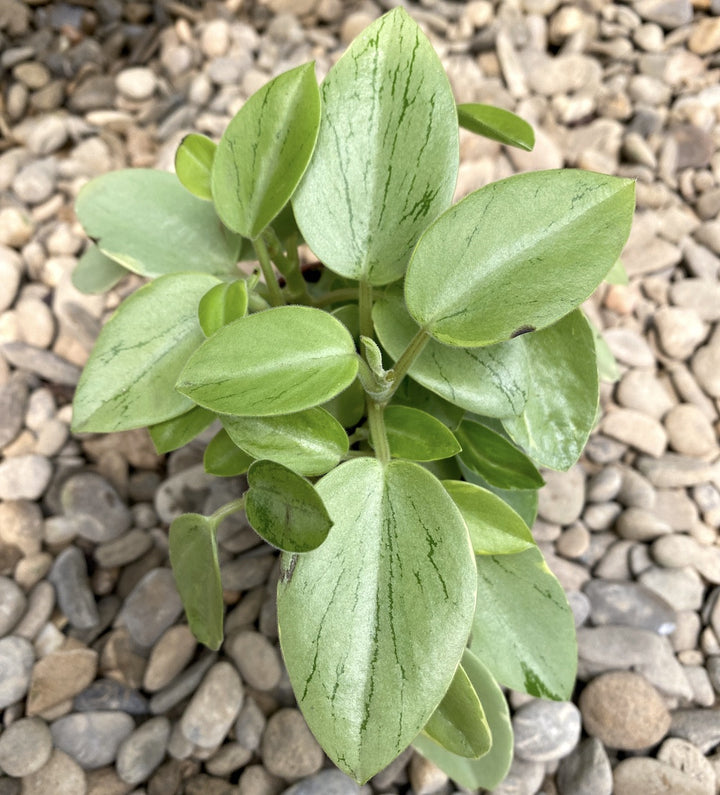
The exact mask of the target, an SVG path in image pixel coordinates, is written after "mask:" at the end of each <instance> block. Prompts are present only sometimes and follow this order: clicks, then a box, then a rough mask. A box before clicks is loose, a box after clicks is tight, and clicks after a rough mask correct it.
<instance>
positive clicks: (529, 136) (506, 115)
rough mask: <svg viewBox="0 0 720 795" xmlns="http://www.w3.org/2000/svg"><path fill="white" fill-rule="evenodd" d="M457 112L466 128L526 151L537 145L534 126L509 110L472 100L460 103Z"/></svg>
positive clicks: (461, 124)
mask: <svg viewBox="0 0 720 795" xmlns="http://www.w3.org/2000/svg"><path fill="white" fill-rule="evenodd" d="M457 112H458V122H459V123H460V126H461V127H464V128H465V129H466V130H470V131H471V132H474V133H477V134H478V135H482V136H484V137H485V138H490V139H492V140H493V141H500V143H501V144H507V145H508V146H516V147H517V148H518V149H524V150H525V151H526V152H530V151H532V148H533V146H535V133H534V132H533V128H532V127H531V126H530V125H529V124H528V123H527V122H526V121H525V119H521V118H520V117H519V116H516V115H515V114H514V113H511V112H510V111H509V110H504V109H503V108H496V107H495V106H494V105H481V104H479V103H475V102H470V103H465V104H463V105H458V106H457Z"/></svg>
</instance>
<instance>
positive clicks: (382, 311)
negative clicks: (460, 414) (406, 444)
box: [373, 290, 528, 417]
mask: <svg viewBox="0 0 720 795" xmlns="http://www.w3.org/2000/svg"><path fill="white" fill-rule="evenodd" d="M373 321H374V323H375V330H376V331H377V335H378V337H379V339H380V342H381V343H382V345H383V348H385V350H386V351H387V352H388V354H389V355H390V356H391V357H392V358H393V359H395V360H397V359H399V358H400V355H401V354H402V352H403V351H404V350H405V348H406V347H407V345H408V343H409V342H410V340H411V339H412V338H413V337H414V336H415V333H416V332H417V330H418V325H417V323H415V321H414V320H413V319H412V318H411V317H410V315H409V314H408V311H407V309H406V308H405V302H404V300H403V298H402V294H401V293H400V292H399V291H398V290H388V291H387V293H386V294H385V295H384V296H383V297H381V298H380V299H379V300H378V301H376V302H375V305H374V306H373ZM409 375H410V376H411V378H413V379H414V380H415V381H417V382H418V383H420V384H422V385H423V386H424V387H425V388H426V389H429V390H430V391H431V392H434V393H435V394H437V395H440V396H441V397H443V398H445V400H448V401H450V402H451V403H454V404H455V405H457V406H460V407H462V408H464V409H467V410H468V411H474V412H476V413H478V414H484V415H486V416H488V417H511V416H514V415H516V414H519V413H520V412H521V411H522V410H523V407H524V406H525V401H526V400H527V392H528V372H527V364H526V362H525V349H524V347H523V346H522V345H521V344H519V343H518V341H517V340H511V341H510V342H501V343H498V344H497V345H492V346H489V347H486V348H456V347H451V346H448V345H442V344H441V343H439V342H436V341H435V340H433V339H431V340H430V341H429V342H428V343H427V345H426V346H425V348H424V349H423V351H422V353H421V354H420V355H419V356H418V357H417V359H416V360H415V361H414V362H413V364H412V367H411V368H410V371H409Z"/></svg>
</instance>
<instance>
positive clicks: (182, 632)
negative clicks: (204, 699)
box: [143, 624, 197, 693]
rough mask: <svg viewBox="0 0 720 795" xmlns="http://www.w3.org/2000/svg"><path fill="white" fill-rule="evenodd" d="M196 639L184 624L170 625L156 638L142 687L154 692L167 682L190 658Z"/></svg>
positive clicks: (195, 645)
mask: <svg viewBox="0 0 720 795" xmlns="http://www.w3.org/2000/svg"><path fill="white" fill-rule="evenodd" d="M196 648H197V641H196V640H195V636H194V635H193V634H192V632H191V631H190V628H189V627H188V626H187V625H186V624H179V625H178V626H174V627H170V629H168V630H167V631H166V632H164V633H163V635H162V636H161V637H160V638H159V639H158V641H157V643H156V644H155V646H153V650H152V652H150V658H149V659H148V664H147V667H146V669H145V675H144V678H143V687H144V688H145V690H147V691H149V692H151V693H154V692H156V691H157V690H160V689H161V688H163V687H165V685H167V684H169V683H170V682H171V681H172V680H173V679H174V678H175V676H177V674H179V673H180V671H182V670H183V668H185V666H186V665H187V664H188V663H189V662H190V660H191V659H192V657H193V655H194V653H195V649H196Z"/></svg>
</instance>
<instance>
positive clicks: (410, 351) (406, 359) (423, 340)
mask: <svg viewBox="0 0 720 795" xmlns="http://www.w3.org/2000/svg"><path fill="white" fill-rule="evenodd" d="M429 341H430V335H429V334H428V333H427V331H425V329H424V328H420V329H418V331H417V334H416V335H415V336H414V337H413V338H412V339H411V340H410V342H409V343H408V346H407V348H405V350H404V351H403V352H402V354H401V355H400V358H399V359H398V360H397V362H395V366H394V367H393V368H392V370H390V371H389V372H388V375H389V376H391V378H392V387H391V388H390V392H389V394H388V396H387V399H388V400H390V398H391V397H392V396H393V395H394V394H395V392H396V391H397V388H398V387H399V386H400V383H401V382H402V380H403V378H405V376H406V375H407V371H408V370H409V369H410V368H411V367H412V365H413V362H414V361H415V359H417V357H418V356H419V355H420V354H421V353H422V352H423V349H424V348H425V346H426V345H427V344H428V342H429Z"/></svg>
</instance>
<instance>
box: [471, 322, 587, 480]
mask: <svg viewBox="0 0 720 795" xmlns="http://www.w3.org/2000/svg"><path fill="white" fill-rule="evenodd" d="M522 341H523V344H524V345H525V347H526V349H527V357H528V361H530V362H532V363H533V379H532V384H531V387H530V391H529V395H528V401H527V404H526V405H525V408H524V410H523V413H522V414H521V415H520V416H519V417H512V418H509V419H505V420H503V425H504V426H505V429H506V430H507V432H508V433H509V434H510V436H511V437H512V438H513V439H514V440H515V441H516V442H517V443H518V444H519V445H521V446H522V447H523V448H524V449H525V450H527V452H528V453H529V454H530V455H531V456H532V458H533V460H534V461H537V463H538V464H540V465H542V466H546V467H550V468H551V469H569V468H570V467H571V466H572V465H573V464H574V463H575V462H576V461H577V460H578V458H579V457H580V453H581V452H582V450H583V448H584V447H585V443H586V442H587V440H588V436H589V435H590V431H591V430H592V429H593V427H594V425H595V413H596V409H597V405H598V371H597V364H596V361H595V343H594V341H593V333H592V329H591V328H590V326H589V325H588V322H587V320H586V319H585V316H584V315H583V313H582V311H581V310H580V309H577V310H575V311H574V312H571V313H570V314H569V315H567V316H566V317H564V318H563V319H562V320H560V321H558V322H557V323H555V324H554V325H552V326H550V328H547V329H543V330H542V331H536V332H535V333H534V334H526V335H525V336H524V337H523V338H522ZM461 444H462V442H461Z"/></svg>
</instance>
